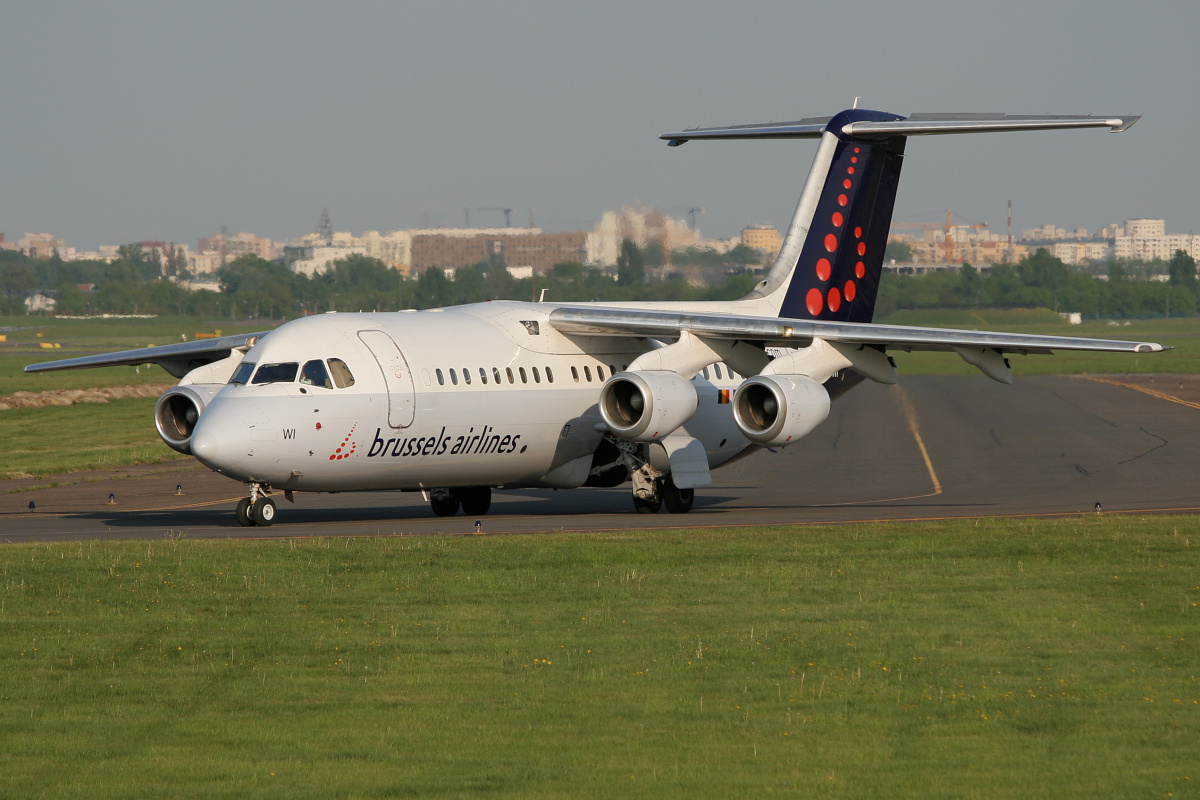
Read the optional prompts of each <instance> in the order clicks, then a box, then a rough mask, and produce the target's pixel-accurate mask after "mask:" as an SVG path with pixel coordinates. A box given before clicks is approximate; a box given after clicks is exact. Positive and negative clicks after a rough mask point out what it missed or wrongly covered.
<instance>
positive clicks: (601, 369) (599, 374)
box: [596, 364, 604, 381]
mask: <svg viewBox="0 0 1200 800" xmlns="http://www.w3.org/2000/svg"><path fill="white" fill-rule="evenodd" d="M596 380H598V381H602V380H604V367H603V366H602V365H600V364H597V365H596Z"/></svg>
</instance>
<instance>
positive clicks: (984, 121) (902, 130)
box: [658, 114, 1141, 147]
mask: <svg viewBox="0 0 1200 800" xmlns="http://www.w3.org/2000/svg"><path fill="white" fill-rule="evenodd" d="M834 119H836V118H835V117H822V118H816V117H814V118H808V119H802V120H797V121H795V122H767V123H763V124H759V125H729V126H725V127H717V128H691V129H689V130H685V131H679V132H678V133H664V134H662V135H661V136H659V137H658V138H660V139H665V140H667V143H668V144H669V145H671V146H672V147H678V146H679V145H681V144H683V143H684V142H689V141H692V140H693V139H816V138H819V137H820V136H821V134H823V133H825V131H826V130H827V129H829V123H830V122H831V121H832V120H834ZM1139 119H1141V116H1140V115H1136V116H1135V115H1124V116H1080V115H1074V116H1072V115H1068V116H1064V115H1044V116H1020V115H1011V114H913V115H912V116H910V117H908V118H907V119H898V120H887V121H885V120H858V121H854V122H848V123H846V124H844V125H841V126H840V127H838V129H837V130H833V131H831V132H832V133H834V134H837V135H839V136H843V137H847V138H855V139H883V138H887V137H889V136H931V135H937V134H949V133H992V132H1013V131H1037V130H1043V131H1044V130H1070V129H1073V128H1108V129H1109V130H1110V131H1111V132H1112V133H1120V132H1121V131H1124V130H1127V129H1128V128H1129V127H1130V126H1131V125H1133V123H1135V122H1137V121H1138V120H1139Z"/></svg>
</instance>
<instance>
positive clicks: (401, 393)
mask: <svg viewBox="0 0 1200 800" xmlns="http://www.w3.org/2000/svg"><path fill="white" fill-rule="evenodd" d="M358 338H359V339H361V340H362V343H363V344H365V345H366V346H367V348H368V349H369V350H370V351H371V354H372V355H374V356H375V362H376V363H377V364H379V371H380V372H382V373H383V382H384V383H385V384H386V385H387V392H388V424H389V425H391V426H392V427H393V428H407V427H408V426H409V425H411V424H412V422H413V417H414V415H415V413H416V388H415V385H414V384H413V376H412V371H411V370H409V368H408V360H407V359H405V358H404V353H402V352H401V351H400V346H399V345H397V344H396V341H395V340H394V339H392V337H391V336H388V335H387V334H386V333H384V332H383V331H359V332H358Z"/></svg>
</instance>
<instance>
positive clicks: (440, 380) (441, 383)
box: [433, 369, 446, 386]
mask: <svg viewBox="0 0 1200 800" xmlns="http://www.w3.org/2000/svg"><path fill="white" fill-rule="evenodd" d="M433 372H434V374H435V375H437V378H438V386H445V385H446V379H445V378H443V377H442V371H441V370H440V369H435V370H434V371H433Z"/></svg>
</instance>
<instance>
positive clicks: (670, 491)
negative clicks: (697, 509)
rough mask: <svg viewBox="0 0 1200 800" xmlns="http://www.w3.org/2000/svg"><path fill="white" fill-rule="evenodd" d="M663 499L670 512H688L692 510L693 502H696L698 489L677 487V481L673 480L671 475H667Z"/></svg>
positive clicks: (663, 487) (663, 488) (663, 486)
mask: <svg viewBox="0 0 1200 800" xmlns="http://www.w3.org/2000/svg"><path fill="white" fill-rule="evenodd" d="M662 499H663V503H664V504H665V505H666V507H667V511H669V512H670V513H672V514H686V513H688V512H689V511H691V510H692V504H693V503H694V502H696V490H695V489H680V488H677V487H676V486H675V482H674V481H673V480H671V478H670V476H667V479H666V480H664V481H663V484H662Z"/></svg>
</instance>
